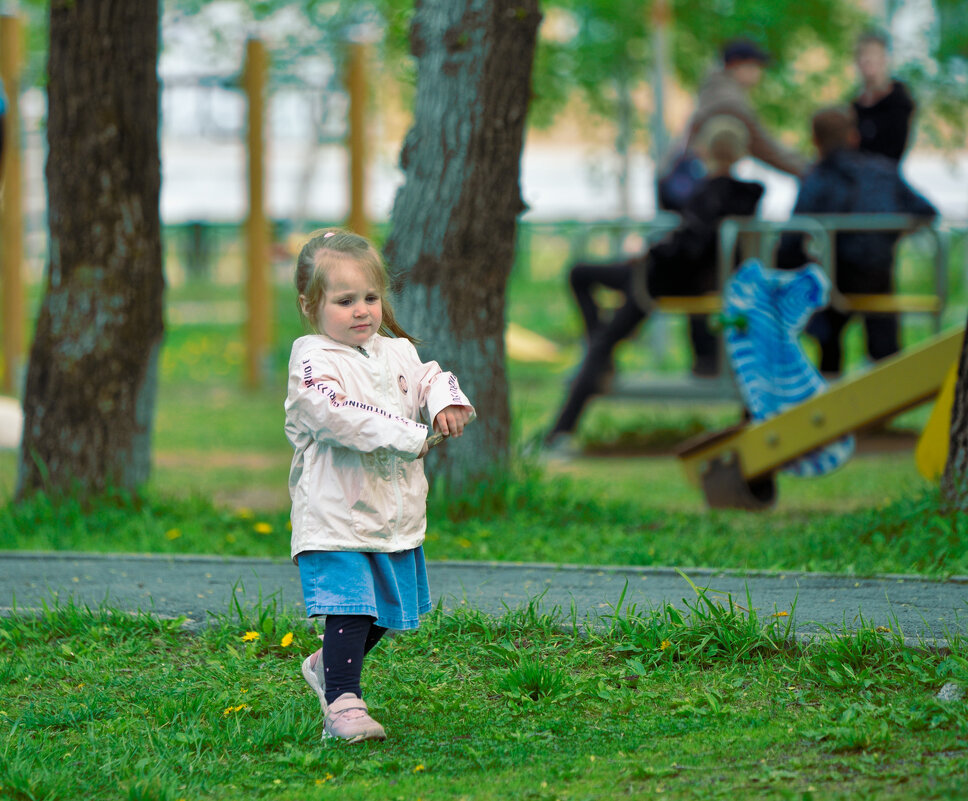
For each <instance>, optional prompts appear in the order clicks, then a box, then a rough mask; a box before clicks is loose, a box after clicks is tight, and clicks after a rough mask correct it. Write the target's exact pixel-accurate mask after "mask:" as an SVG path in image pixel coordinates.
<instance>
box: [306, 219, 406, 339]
mask: <svg viewBox="0 0 968 801" xmlns="http://www.w3.org/2000/svg"><path fill="white" fill-rule="evenodd" d="M309 236H310V239H309V241H308V242H306V244H305V245H303V247H302V250H300V251H299V256H297V257H296V292H297V294H298V296H299V298H297V300H298V304H299V313H300V314H301V315H302V318H303V319H304V320H305V321H306V322H307V323H308V324H309V326H310V328H312V330H313V331H316V333H319V332H318V331H317V330H316V323H315V321H314V320H313V319H312V318H311V317H309V316H308V315H307V314H306V311H305V309H307V308H308V309H316V308H318V307H319V304H320V303H321V302H322V300H323V298H325V297H326V277H327V275H328V274H329V271H330V270H331V269H332V268H333V267H334V266H335V265H336V264H338V263H340V262H344V263H345V262H347V261H350V262H353V263H354V264H356V265H357V266H358V267H360V269H362V270H363V272H364V273H365V274H366V276H367V278H368V279H369V280H371V281H372V282H373V285H374V286H375V287H376V288H377V290H378V292H379V293H380V301H381V305H382V307H383V322H382V323H381V325H380V332H379V333H381V334H384V335H385V336H395V337H400V338H403V339H409V340H410V341H411V342H414V343H418V340H416V339H414V338H413V337H412V336H410V334H408V333H407V332H406V331H404V330H403V328H401V327H400V324H399V323H398V322H397V320H396V317H394V315H393V307H392V306H391V305H390V301H389V300H388V299H387V296H386V293H387V270H386V265H385V264H384V262H383V257H382V256H381V255H380V252H379V251H378V250H377V249H376V248H375V247H374V246H373V243H372V242H370V241H369V240H368V239H366V238H364V237H362V236H359V235H358V234H354V233H353V232H352V231H346V230H344V229H342V228H321V229H320V230H318V231H313V232H312V233H311V234H310V235H309Z"/></svg>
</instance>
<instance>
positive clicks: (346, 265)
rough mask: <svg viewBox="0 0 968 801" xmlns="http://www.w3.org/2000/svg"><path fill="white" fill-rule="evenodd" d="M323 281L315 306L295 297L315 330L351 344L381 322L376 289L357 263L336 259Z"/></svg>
mask: <svg viewBox="0 0 968 801" xmlns="http://www.w3.org/2000/svg"><path fill="white" fill-rule="evenodd" d="M326 285H327V289H326V292H325V294H324V295H323V298H322V300H320V302H319V306H318V307H317V308H315V309H309V308H306V305H305V298H304V297H303V296H300V298H299V300H300V303H302V304H303V311H304V312H305V313H306V316H307V317H309V319H310V320H312V321H313V322H314V323H315V324H316V329H317V330H318V331H321V332H322V333H324V334H325V335H326V336H328V337H329V338H330V339H334V340H336V341H337V342H341V343H342V344H344V345H349V346H350V347H353V348H355V347H359V346H360V345H362V344H363V343H364V342H366V341H367V340H368V339H369V338H370V337H371V336H373V335H374V334H375V333H376V332H377V331H379V330H380V324H381V323H382V322H383V301H382V299H381V297H380V291H379V289H377V287H376V285H375V282H374V281H373V280H372V279H371V278H370V277H369V275H368V274H367V272H366V271H365V270H364V269H363V268H362V267H360V265H359V264H356V263H354V262H352V261H343V262H337V263H336V264H335V265H333V266H332V267H331V268H330V270H329V273H328V274H327V276H326Z"/></svg>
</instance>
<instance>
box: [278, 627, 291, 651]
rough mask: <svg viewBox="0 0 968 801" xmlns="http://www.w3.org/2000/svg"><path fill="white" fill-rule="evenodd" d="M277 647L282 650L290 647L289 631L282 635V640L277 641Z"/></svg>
mask: <svg viewBox="0 0 968 801" xmlns="http://www.w3.org/2000/svg"><path fill="white" fill-rule="evenodd" d="M279 645H281V646H282V647H283V648H288V647H289V646H290V645H292V632H291V631H287V632H286V633H285V634H283V635H282V639H281V640H279Z"/></svg>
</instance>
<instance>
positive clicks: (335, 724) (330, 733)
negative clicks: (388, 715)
mask: <svg viewBox="0 0 968 801" xmlns="http://www.w3.org/2000/svg"><path fill="white" fill-rule="evenodd" d="M330 737H335V738H338V739H340V740H346V742H348V743H360V742H363V740H385V739H386V738H387V733H386V732H385V731H384V730H383V727H382V726H381V725H380V724H379V723H377V722H376V721H375V720H373V718H371V717H370V716H369V714H367V707H366V701H364V700H363V699H362V698H357V697H356V696H355V695H353V693H343V694H342V695H341V696H340V697H339V698H337V699H336V700H335V701H333V703H332V704H330V705H329V711H328V712H327V713H326V720H325V721H324V722H323V739H324V740H327V739H329V738H330Z"/></svg>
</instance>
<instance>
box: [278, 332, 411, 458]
mask: <svg viewBox="0 0 968 801" xmlns="http://www.w3.org/2000/svg"><path fill="white" fill-rule="evenodd" d="M286 416H287V418H288V419H289V420H291V421H293V423H294V425H295V426H296V427H297V428H301V429H303V430H304V431H306V432H307V433H308V434H309V435H310V436H311V437H312V438H313V439H314V440H317V441H318V442H322V443H324V444H326V445H330V446H338V447H343V448H349V449H351V450H355V451H361V452H363V453H369V452H372V451H377V450H380V449H386V450H388V451H391V452H393V453H395V454H397V455H399V456H402V457H404V458H407V459H415V458H416V457H417V455H418V454H419V453H420V450H421V449H422V448H423V444H424V441H425V440H426V439H427V434H428V433H429V431H428V428H427V426H425V425H423V424H422V423H418V422H416V421H415V420H410V419H408V418H406V417H401V416H400V415H397V414H394V413H393V412H390V411H387V410H386V409H381V408H380V407H378V406H374V405H372V404H370V403H366V402H363V401H360V400H357V399H354V398H351V397H349V396H348V395H347V394H346V392H345V391H344V389H343V387H342V386H341V384H340V382H339V380H338V378H337V377H336V375H334V373H333V371H332V369H331V368H329V367H328V365H327V363H326V360H325V359H324V358H321V352H320V351H310V352H308V353H306V354H305V355H303V357H302V359H301V360H299V361H297V362H295V363H294V364H292V365H291V366H290V374H289V394H288V397H287V398H286Z"/></svg>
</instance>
